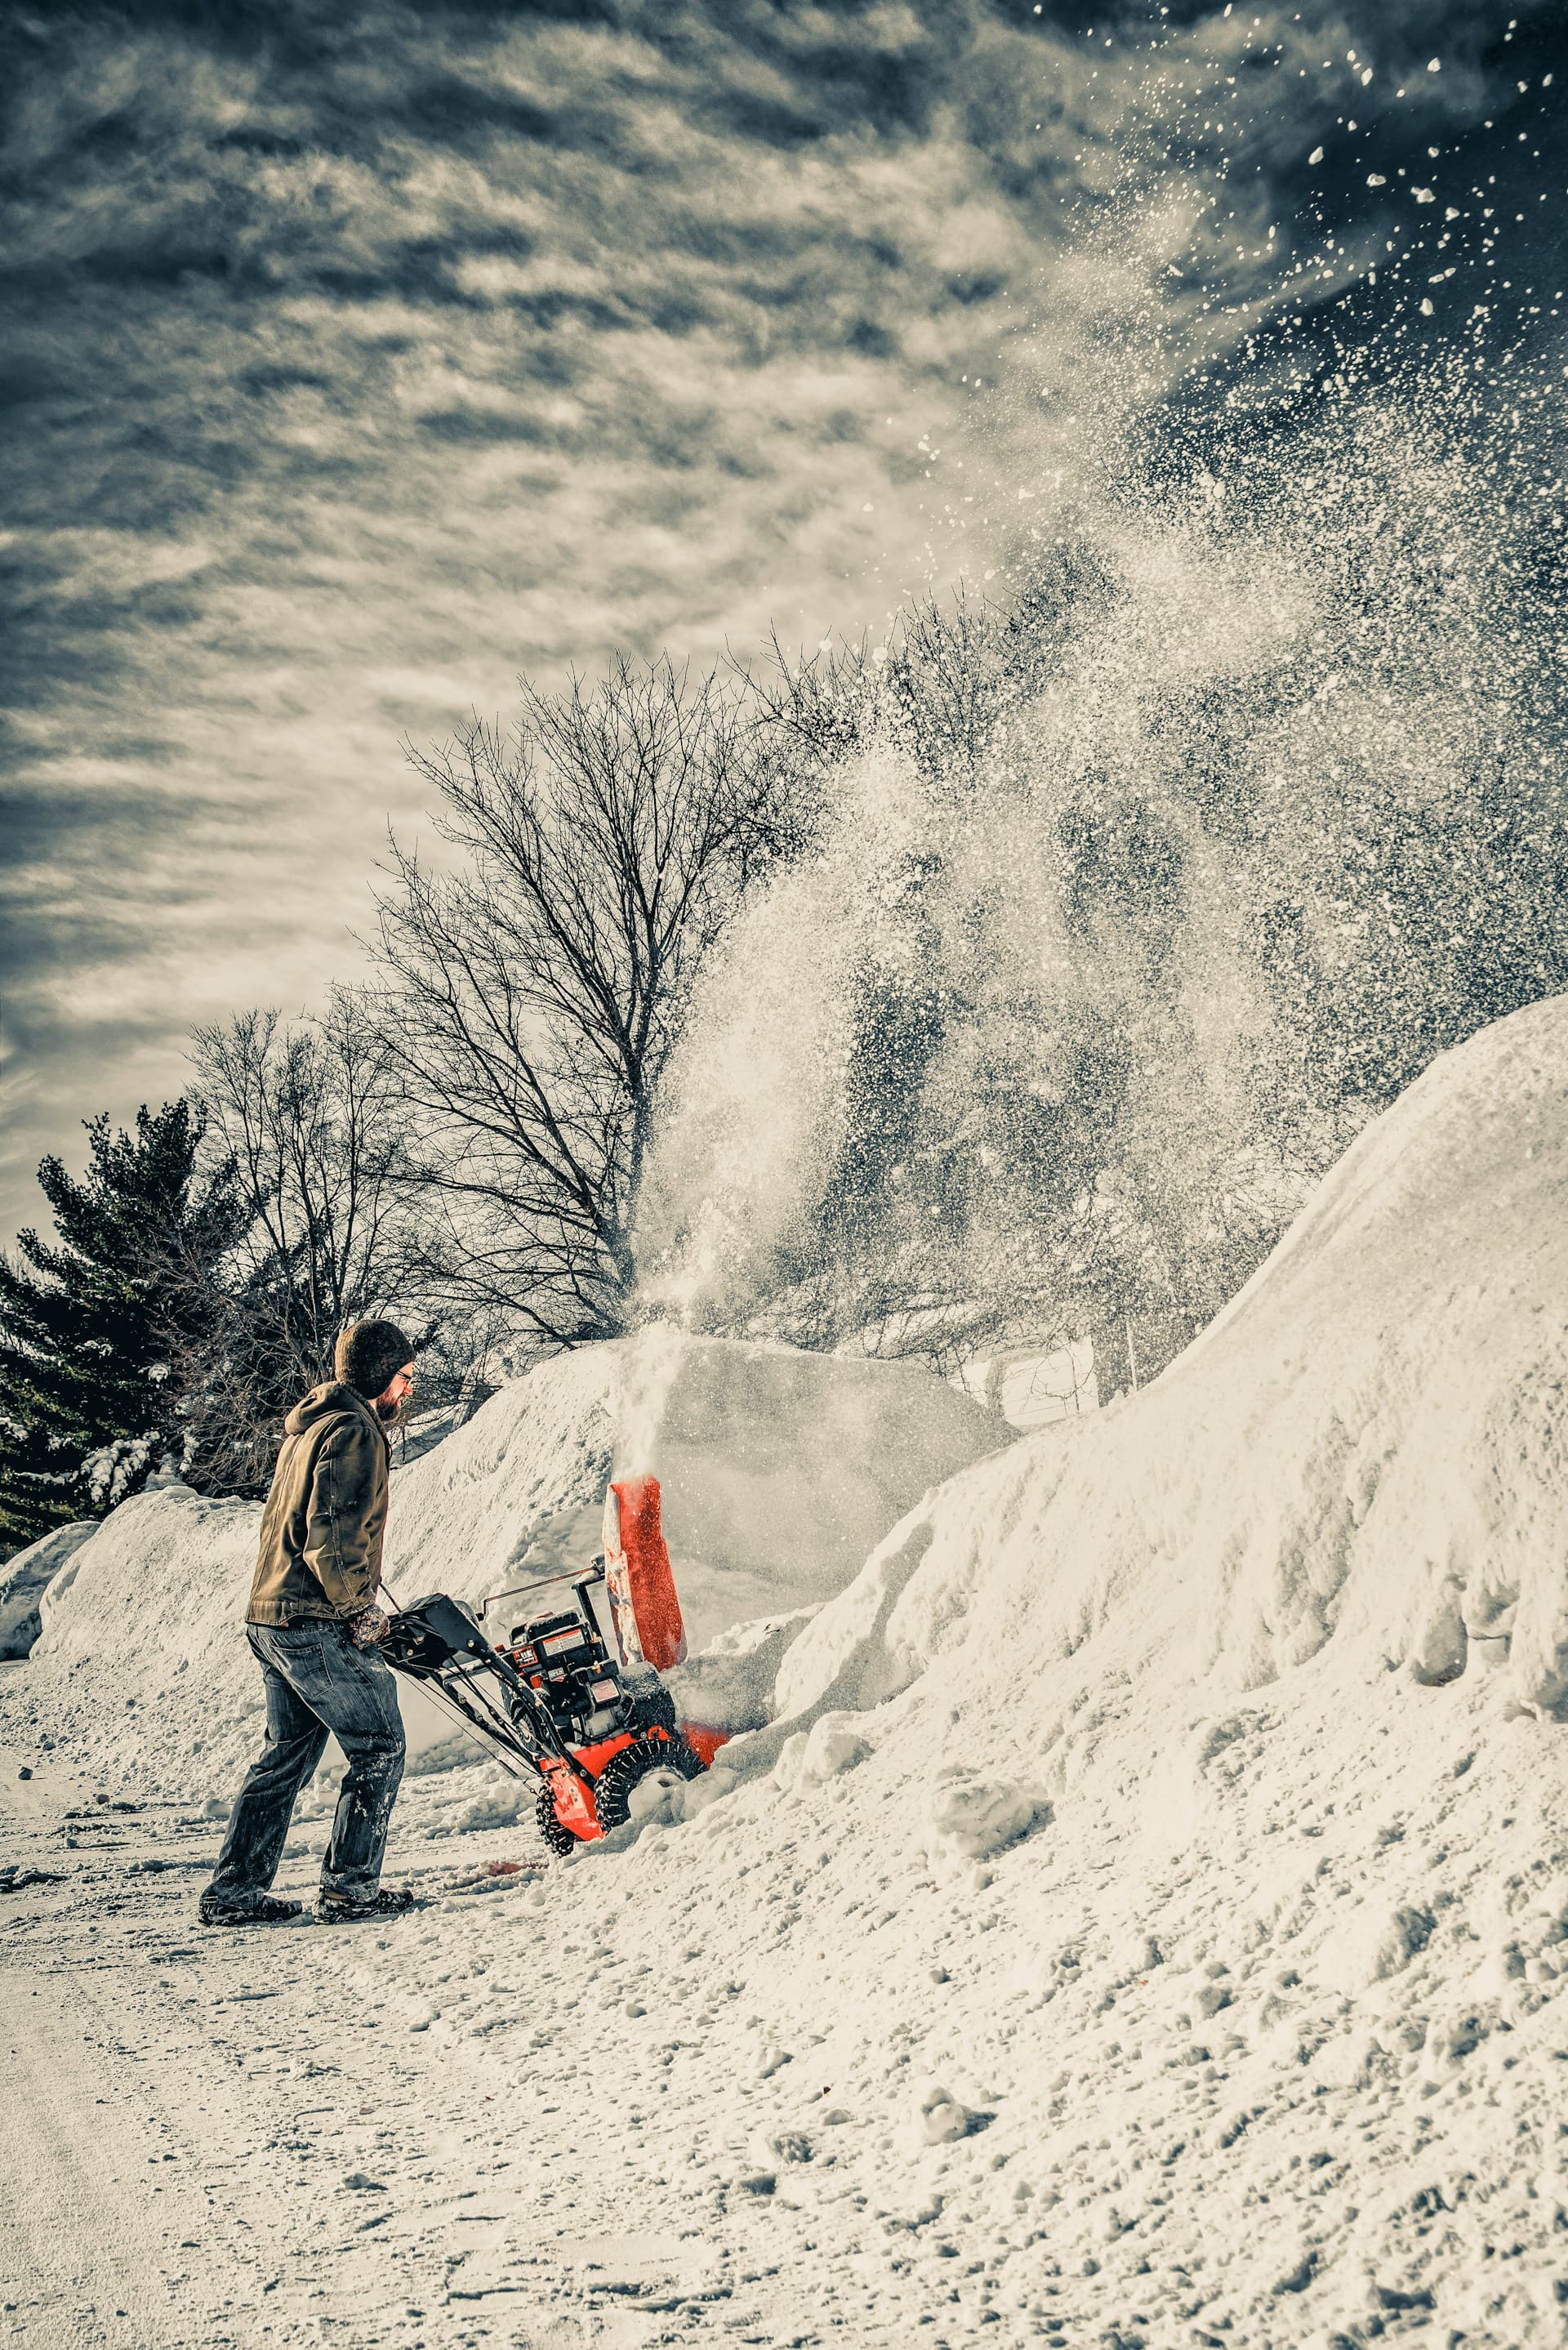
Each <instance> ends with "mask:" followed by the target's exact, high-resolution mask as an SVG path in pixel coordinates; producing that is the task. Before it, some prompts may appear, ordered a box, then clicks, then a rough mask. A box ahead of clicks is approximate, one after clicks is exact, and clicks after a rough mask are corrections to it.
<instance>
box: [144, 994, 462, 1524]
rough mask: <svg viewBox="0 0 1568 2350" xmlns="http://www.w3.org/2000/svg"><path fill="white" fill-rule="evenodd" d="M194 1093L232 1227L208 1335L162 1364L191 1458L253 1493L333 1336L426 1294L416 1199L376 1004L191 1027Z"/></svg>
mask: <svg viewBox="0 0 1568 2350" xmlns="http://www.w3.org/2000/svg"><path fill="white" fill-rule="evenodd" d="M192 1061H193V1063H194V1066H195V1077H196V1081H195V1085H194V1087H193V1094H194V1097H195V1099H196V1100H197V1102H198V1103H199V1104H200V1106H201V1107H202V1111H203V1112H204V1114H205V1117H206V1121H207V1127H206V1136H207V1148H208V1149H209V1150H210V1151H211V1152H212V1153H213V1156H214V1157H215V1158H216V1159H222V1160H224V1161H227V1162H229V1163H230V1164H232V1166H233V1168H234V1180H235V1184H236V1186H237V1189H238V1191H239V1193H240V1196H241V1198H242V1200H243V1202H244V1230H243V1232H242V1234H241V1236H240V1238H239V1240H238V1242H237V1243H236V1244H235V1246H234V1250H233V1251H232V1252H231V1253H230V1256H229V1258H228V1260H227V1261H226V1263H224V1265H223V1268H222V1274H221V1279H218V1280H214V1278H213V1271H212V1268H205V1269H200V1270H199V1269H197V1268H195V1267H191V1268H185V1269H184V1271H183V1274H182V1273H181V1271H180V1269H178V1268H176V1269H175V1286H176V1290H177V1293H178V1294H180V1295H182V1296H187V1302H188V1303H189V1304H190V1305H192V1308H193V1307H194V1303H195V1301H194V1300H193V1299H191V1298H189V1296H188V1293H189V1291H190V1289H191V1287H192V1284H194V1283H195V1282H197V1281H198V1279H199V1280H200V1281H201V1283H202V1284H203V1286H204V1289H205V1293H206V1295H205V1305H204V1309H203V1310H202V1311H201V1312H196V1311H194V1310H192V1311H191V1312H190V1313H188V1315H187V1321H188V1323H189V1324H190V1325H192V1326H196V1327H200V1328H202V1330H203V1332H204V1334H205V1335H204V1336H203V1338H202V1342H201V1344H200V1345H199V1347H196V1348H195V1349H194V1350H193V1351H192V1348H191V1347H189V1346H187V1347H185V1348H184V1349H183V1350H182V1352H181V1355H180V1359H179V1360H177V1361H176V1363H175V1365H174V1375H175V1378H176V1379H177V1380H178V1381H179V1384H180V1387H181V1388H182V1396H183V1408H184V1409H185V1411H186V1413H187V1416H188V1417H189V1418H190V1419H192V1421H193V1422H199V1423H200V1425H201V1430H202V1451H203V1457H204V1458H205V1459H207V1460H208V1461H210V1462H211V1463H212V1469H211V1472H210V1473H211V1476H212V1477H213V1478H215V1480H216V1482H218V1484H219V1485H221V1486H222V1487H223V1489H224V1490H228V1491H234V1490H240V1491H244V1490H249V1489H252V1488H254V1487H255V1486H256V1485H257V1484H258V1483H265V1479H266V1475H267V1473H268V1471H270V1468H271V1462H272V1454H273V1452H274V1451H275V1444H276V1437H277V1428H278V1423H279V1421H280V1420H281V1418H282V1415H283V1413H284V1412H285V1411H286V1409H287V1408H288V1406H289V1405H290V1404H291V1403H293V1402H294V1401H295V1400H296V1399H297V1398H298V1396H299V1395H300V1394H301V1393H302V1392H303V1391H304V1390H305V1389H306V1388H309V1387H310V1386H312V1385H314V1384H315V1383H316V1382H317V1380H319V1379H321V1378H328V1377H330V1375H331V1365H332V1351H333V1345H334V1341H335V1339H336V1337H337V1333H338V1331H339V1330H340V1329H342V1328H343V1327H344V1326H345V1325H346V1324H348V1323H349V1322H352V1321H355V1320H357V1319H358V1318H359V1317H360V1316H362V1315H366V1314H369V1313H374V1312H376V1311H378V1310H387V1309H392V1308H395V1309H396V1310H397V1311H398V1312H399V1313H400V1315H404V1316H407V1315H409V1314H410V1307H412V1306H414V1305H417V1304H419V1303H420V1302H421V1301H422V1300H423V1299H424V1298H426V1297H427V1296H428V1294H429V1286H430V1284H429V1269H428V1262H427V1257H426V1253H425V1250H424V1247H423V1243H422V1241H421V1234H420V1204H419V1198H418V1192H417V1187H416V1185H415V1184H414V1182H413V1180H412V1173H411V1167H410V1155H409V1152H408V1150H407V1149H406V1147H405V1144H404V1140H403V1127H404V1117H403V1111H402V1106H401V1099H400V1087H399V1083H398V1078H397V1074H396V1055H395V1054H394V1051H393V1048H392V1044H391V1041H390V1040H389V1037H388V1035H387V1034H386V1032H385V1030H384V1029H383V1027H382V1026H381V1024H380V1023H379V1019H378V1017H377V1016H376V1014H375V1012H374V1010H373V1008H372V1007H371V1006H370V1005H369V1003H367V1002H366V1000H365V999H364V998H363V997H362V996H359V995H356V994H354V993H351V992H349V991H348V990H344V989H338V990H335V991H334V993H333V995H332V997H331V999H330V1002H329V1003H328V1007H327V1011H326V1013H325V1014H323V1015H322V1016H321V1017H320V1018H319V1019H316V1020H301V1021H296V1022H293V1023H289V1022H286V1021H284V1020H283V1019H282V1018H281V1017H280V1015H279V1014H277V1013H276V1012H274V1011H265V1012H264V1011H253V1012H244V1013H240V1014H236V1015H235V1016H234V1018H233V1019H231V1020H229V1021H228V1022H227V1023H225V1024H222V1025H217V1026H213V1027H207V1028H201V1029H198V1030H197V1031H196V1033H195V1035H194V1038H193V1041H192Z"/></svg>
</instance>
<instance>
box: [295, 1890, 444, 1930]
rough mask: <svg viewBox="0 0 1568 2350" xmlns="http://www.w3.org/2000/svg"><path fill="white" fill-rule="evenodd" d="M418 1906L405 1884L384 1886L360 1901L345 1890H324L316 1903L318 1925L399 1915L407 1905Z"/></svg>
mask: <svg viewBox="0 0 1568 2350" xmlns="http://www.w3.org/2000/svg"><path fill="white" fill-rule="evenodd" d="M418 1907H419V1904H418V1903H417V1902H416V1901H415V1899H414V1897H413V1894H412V1892H411V1891H410V1888H409V1887H408V1886H406V1885H399V1886H390V1885H387V1886H383V1887H382V1888H381V1890H380V1892H379V1893H372V1894H369V1895H368V1896H367V1897H366V1898H365V1899H363V1900H361V1901H355V1900H352V1899H351V1898H349V1896H348V1894H346V1893H323V1894H321V1895H320V1896H319V1897H318V1898H317V1904H316V1922H317V1925H318V1926H351V1925H355V1924H357V1923H358V1920H359V1919H360V1918H400V1917H402V1916H403V1914H404V1912H405V1911H406V1910H409V1909H414V1908H418Z"/></svg>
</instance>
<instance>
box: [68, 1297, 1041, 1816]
mask: <svg viewBox="0 0 1568 2350" xmlns="http://www.w3.org/2000/svg"><path fill="white" fill-rule="evenodd" d="M1008 1434H1009V1431H1008V1430H1007V1429H1006V1428H1005V1426H1004V1425H1003V1424H1002V1422H1000V1421H998V1420H997V1419H993V1418H992V1416H991V1415H990V1414H989V1413H987V1412H984V1411H982V1410H981V1409H980V1408H979V1407H978V1406H976V1405H975V1404H973V1403H972V1402H971V1401H970V1400H969V1399H966V1398H964V1397H961V1396H958V1395H955V1394H954V1393H953V1391H952V1390H951V1389H950V1388H948V1387H947V1386H945V1385H944V1384H943V1383H942V1382H941V1381H940V1380H938V1379H936V1378H931V1377H929V1375H927V1374H926V1373H923V1372H920V1371H918V1370H912V1369H910V1368H909V1367H906V1366H901V1365H889V1364H879V1363H865V1362H859V1363H842V1362H838V1361H836V1360H834V1359H831V1358H829V1357H823V1356H816V1355H803V1354H800V1353H797V1352H795V1351H794V1350H792V1349H789V1348H786V1347H758V1346H745V1345H734V1344H730V1343H726V1342H724V1341H721V1340H716V1339H694V1338H684V1337H681V1336H678V1335H677V1334H673V1333H665V1332H659V1331H649V1332H646V1333H644V1334H642V1335H641V1336H639V1337H638V1338H635V1339H630V1340H627V1341H623V1342H620V1343H618V1344H616V1345H607V1346H602V1347H587V1348H584V1349H582V1350H581V1351H580V1352H578V1353H576V1354H572V1355H567V1356H565V1357H560V1358H559V1359H558V1360H556V1361H554V1362H551V1363H546V1364H544V1365H542V1366H541V1367H539V1368H538V1369H536V1370H535V1371H533V1372H531V1373H530V1374H529V1376H528V1377H527V1378H524V1379H521V1380H518V1381H517V1382H515V1383H514V1385H512V1386H509V1387H506V1388H503V1389H502V1390H501V1392H500V1393H499V1394H497V1395H495V1396H493V1397H492V1398H491V1399H490V1400H489V1401H488V1402H487V1403H485V1404H484V1405H483V1408H482V1409H480V1410H479V1411H478V1412H476V1413H475V1414H474V1416H473V1418H472V1419H471V1420H469V1421H468V1422H467V1423H466V1425H465V1426H463V1427H462V1429H460V1430H457V1431H456V1432H455V1433H454V1434H452V1436H451V1437H449V1438H448V1439H447V1440H445V1441H444V1442H443V1443H441V1444H440V1445H438V1446H437V1447H436V1448H435V1449H434V1450H433V1451H431V1452H428V1453H427V1454H425V1455H424V1456H423V1457H422V1458H421V1460H419V1461H415V1462H414V1463H413V1464H412V1465H411V1466H410V1467H409V1468H407V1469H405V1470H400V1471H395V1472H394V1476H393V1490H392V1500H391V1509H390V1514H389V1531H388V1538H387V1553H386V1571H387V1577H388V1581H389V1585H390V1586H391V1588H392V1589H393V1590H394V1591H395V1592H396V1594H397V1596H398V1597H399V1599H400V1600H403V1601H407V1600H409V1599H411V1598H413V1597H415V1596H419V1595H420V1594H421V1593H423V1592H428V1591H431V1590H448V1591H452V1592H454V1593H456V1594H457V1595H458V1596H460V1597H463V1598H468V1599H473V1600H478V1599H482V1598H483V1597H485V1596H487V1595H488V1594H490V1593H492V1592H498V1591H501V1590H503V1589H504V1588H505V1587H507V1586H509V1585H513V1584H515V1583H518V1582H521V1581H524V1580H525V1579H526V1578H527V1577H529V1576H530V1575H539V1574H545V1573H549V1572H552V1571H553V1570H554V1569H556V1567H558V1566H561V1565H587V1562H588V1560H589V1559H590V1558H591V1557H592V1555H593V1553H594V1551H595V1550H596V1549H597V1545H598V1537H599V1525H600V1514H601V1509H602V1503H603V1498H604V1492H605V1486H606V1482H607V1479H608V1477H609V1475H610V1473H611V1470H612V1466H613V1465H614V1464H615V1462H616V1459H617V1454H618V1451H621V1453H622V1454H623V1456H624V1452H625V1449H626V1447H627V1445H628V1444H629V1445H630V1446H631V1447H633V1448H634V1449H635V1451H636V1453H637V1457H638V1459H639V1464H640V1465H642V1466H645V1467H650V1468H653V1469H654V1470H656V1471H658V1473H659V1475H660V1477H661V1480H662V1482H663V1486H664V1493H665V1503H666V1507H665V1525H666V1530H667V1533H668V1534H669V1537H670V1547H671V1552H672V1555H673V1557H674V1560H675V1565H676V1571H677V1577H678V1581H679V1584H680V1593H681V1597H682V1601H683V1604H684V1606H685V1607H686V1611H687V1616H688V1625H689V1631H690V1633H691V1644H692V1646H693V1647H694V1648H695V1647H697V1646H698V1645H700V1644H701V1642H702V1641H703V1640H704V1639H706V1638H711V1636H713V1635H714V1634H717V1633H722V1632H723V1631H725V1630H726V1629H727V1628H728V1627H732V1626H734V1625H735V1624H737V1623H738V1622H740V1621H741V1620H742V1619H743V1618H748V1617H749V1618H757V1617H787V1616H788V1615H790V1613H791V1612H792V1611H794V1610H796V1609H798V1608H800V1607H802V1606H804V1605H811V1604H814V1603H816V1602H820V1601H821V1600H822V1599H824V1598H825V1597H826V1596H829V1595H830V1594H832V1593H835V1592H836V1591H837V1590H839V1589H841V1588H842V1586H844V1584H845V1583H846V1581H848V1579H849V1578H850V1576H851V1575H853V1574H854V1573H855V1572H856V1570H857V1567H858V1565H859V1564H860V1562H861V1561H862V1560H863V1558H864V1556H865V1555H866V1552H867V1550H868V1549H869V1548H870V1547H871V1546H872V1545H873V1544H875V1543H876V1542H877V1539H878V1538H879V1537H880V1535H881V1534H883V1533H885V1532H886V1530H887V1528H888V1525H890V1524H891V1523H893V1522H894V1521H895V1520H896V1519H897V1518H898V1516H899V1515H900V1514H901V1513H903V1512H904V1511H905V1510H907V1509H908V1508H909V1504H910V1503H911V1502H913V1501H915V1500H916V1499H918V1498H919V1495H920V1494H921V1493H922V1492H925V1491H926V1490H927V1488H928V1487H929V1486H930V1485H932V1484H934V1483H935V1482H938V1481H939V1480H940V1479H941V1478H943V1477H945V1476H947V1475H949V1474H950V1472H951V1471H952V1470H953V1469H955V1468H957V1467H959V1466H961V1465H962V1464H964V1463H967V1462H969V1461H973V1460H974V1459H976V1458H977V1457H978V1456H980V1455H981V1454H982V1453H984V1452H985V1451H989V1450H991V1449H993V1448H994V1447H995V1446H996V1445H997V1444H999V1443H1001V1442H1004V1441H1005V1440H1007V1437H1008ZM621 1465H623V1466H626V1465H629V1463H628V1461H626V1460H625V1459H624V1457H623V1459H622V1461H621ZM259 1520H260V1510H259V1508H258V1507H257V1506H256V1505H255V1504H254V1503H245V1502H234V1501H203V1500H202V1499H201V1498H199V1497H198V1496H197V1495H196V1494H194V1493H192V1492H190V1491H189V1490H188V1489H187V1488H185V1487H183V1486H181V1485H161V1486H160V1487H159V1488H157V1489H156V1490H153V1491H151V1492H146V1493H143V1494H141V1495H139V1496H138V1497H137V1498H136V1499H134V1500H132V1501H130V1502H128V1503H123V1504H122V1505H121V1506H120V1507H119V1509H117V1510H115V1511H113V1512H111V1513H110V1514H109V1517H108V1518H107V1519H106V1520H105V1521H104V1522H103V1523H102V1525H101V1526H100V1527H99V1528H98V1529H97V1530H96V1531H95V1530H94V1529H92V1528H90V1527H89V1528H88V1529H86V1530H85V1532H86V1539H82V1530H80V1529H71V1530H69V1531H70V1532H71V1533H72V1534H74V1535H76V1536H77V1537H78V1540H77V1544H76V1545H75V1546H73V1547H71V1549H70V1553H69V1557H68V1560H66V1559H65V1555H64V1553H62V1554H61V1560H60V1561H59V1562H57V1563H58V1564H59V1565H60V1572H59V1573H58V1574H57V1575H56V1576H55V1579H54V1580H53V1582H52V1583H50V1584H49V1585H48V1586H47V1588H46V1589H45V1590H44V1591H43V1592H42V1594H41V1598H40V1600H39V1605H40V1607H41V1615H42V1630H41V1633H40V1636H39V1638H38V1641H37V1644H36V1648H35V1649H34V1653H33V1659H32V1662H31V1663H30V1665H29V1668H28V1672H27V1676H26V1689H27V1691H28V1693H29V1695H30V1698H31V1700H32V1701H33V1702H34V1703H35V1704H36V1705H37V1706H38V1708H39V1709H40V1711H41V1712H42V1713H44V1714H47V1716H48V1718H49V1720H50V1721H51V1722H52V1724H53V1725H54V1727H55V1728H56V1730H57V1732H58V1733H59V1734H60V1735H62V1736H63V1737H64V1738H65V1739H67V1741H68V1742H70V1744H71V1746H72V1747H73V1748H74V1749H75V1750H76V1752H77V1753H78V1756H79V1759H80V1760H81V1761H82V1762H83V1763H88V1764H90V1767H91V1768H92V1770H93V1771H94V1772H95V1773H97V1774H99V1776H100V1777H101V1778H103V1779H104V1780H105V1781H106V1782H108V1781H110V1780H112V1781H113V1782H114V1783H121V1782H123V1781H127V1780H130V1779H133V1778H135V1779H140V1781H141V1782H142V1783H144V1784H147V1785H149V1786H153V1787H158V1788H162V1789H166V1790H168V1791H169V1792H171V1793H174V1792H179V1793H183V1794H189V1793H192V1792H196V1791H198V1790H200V1791H202V1792H206V1791H207V1790H213V1791H215V1792H216V1793H218V1794H226V1793H227V1792H229V1791H230V1790H229V1785H228V1782H229V1780H230V1778H231V1777H232V1775H233V1773H234V1769H235V1768H236V1767H237V1766H238V1763H239V1761H240V1759H241V1757H242V1756H243V1754H244V1752H245V1751H246V1749H247V1748H249V1747H250V1746H251V1745H253V1744H254V1741H255V1739H256V1736H257V1733H258V1731H259V1726H260V1716H259V1708H258V1700H259V1682H258V1679H257V1677H256V1672H255V1668H254V1664H253V1663H252V1660H251V1658H250V1655H249V1652H248V1650H247V1648H246V1646H245V1643H244V1636H243V1633H242V1630H241V1623H242V1620H243V1617H244V1604H245V1599H246V1596H247V1594H248V1591H249V1588H250V1578H251V1572H252V1568H253V1566H254V1558H255V1543H256V1530H257V1526H258V1523H259ZM52 1539H54V1540H55V1541H57V1542H58V1541H59V1540H60V1539H61V1538H60V1537H58V1536H57V1537H53V1538H52ZM517 1612H521V1611H520V1609H519V1610H507V1611H503V1613H502V1614H501V1615H499V1616H498V1617H497V1618H496V1621H497V1623H498V1624H499V1625H500V1626H501V1627H502V1628H503V1629H504V1628H505V1626H506V1624H507V1622H509V1620H510V1617H511V1616H512V1615H513V1614H514V1613H517ZM781 1645H782V1643H781V1641H780V1639H779V1638H778V1637H777V1636H775V1637H774V1640H773V1642H772V1645H771V1646H768V1645H765V1644H764V1646H763V1648H762V1649H761V1650H760V1651H759V1649H758V1648H757V1646H756V1643H755V1641H754V1639H753V1638H749V1637H748V1638H747V1639H746V1640H745V1641H744V1642H743V1643H742V1648H741V1649H740V1651H739V1652H738V1653H736V1652H734V1651H732V1650H726V1651H725V1652H724V1653H723V1660H722V1663H721V1664H720V1665H719V1666H718V1668H717V1676H718V1678H717V1681H716V1683H715V1687H716V1689H717V1690H719V1691H720V1692H721V1694H722V1695H723V1696H724V1697H725V1698H726V1699H727V1700H728V1702H729V1704H730V1706H731V1708H732V1718H743V1717H744V1716H745V1714H746V1712H747V1711H748V1710H749V1711H751V1713H752V1714H753V1717H754V1711H755V1690H756V1686H757V1684H758V1679H759V1674H760V1675H761V1677H762V1679H763V1683H764V1685H765V1683H766V1681H768V1680H771V1678H772V1665H773V1663H774V1661H776V1656H777V1653H778V1649H779V1648H780V1646H781ZM759 1656H760V1658H761V1662H760V1663H759V1661H758V1659H759ZM413 1702H414V1708H415V1712H416V1720H417V1719H418V1711H419V1709H420V1708H421V1707H424V1708H427V1709H428V1700H420V1699H419V1698H418V1697H417V1696H416V1697H415V1698H414V1700H413ZM737 1709H738V1711H736V1710H737ZM721 1718H725V1717H723V1716H721ZM426 1734H427V1735H428V1725H427V1730H426Z"/></svg>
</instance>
